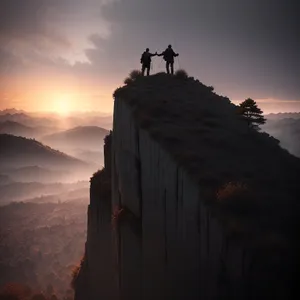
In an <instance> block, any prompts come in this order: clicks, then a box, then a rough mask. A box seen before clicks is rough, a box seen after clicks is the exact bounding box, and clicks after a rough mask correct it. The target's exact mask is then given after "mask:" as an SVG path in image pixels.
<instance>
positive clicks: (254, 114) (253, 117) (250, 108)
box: [239, 98, 266, 130]
mask: <svg viewBox="0 0 300 300" xmlns="http://www.w3.org/2000/svg"><path fill="white" fill-rule="evenodd" d="M239 114H241V115H243V117H244V119H245V120H246V121H247V123H248V125H249V127H251V128H254V129H256V130H260V128H259V125H263V124H265V123H266V119H265V117H264V116H263V111H262V110H261V109H260V108H259V107H258V106H257V104H256V102H255V101H254V100H253V99H250V98H248V99H246V100H245V101H243V102H242V103H240V104H239Z"/></svg>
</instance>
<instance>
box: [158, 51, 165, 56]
mask: <svg viewBox="0 0 300 300" xmlns="http://www.w3.org/2000/svg"><path fill="white" fill-rule="evenodd" d="M164 53H165V51H163V52H162V53H160V54H157V56H163V55H164Z"/></svg>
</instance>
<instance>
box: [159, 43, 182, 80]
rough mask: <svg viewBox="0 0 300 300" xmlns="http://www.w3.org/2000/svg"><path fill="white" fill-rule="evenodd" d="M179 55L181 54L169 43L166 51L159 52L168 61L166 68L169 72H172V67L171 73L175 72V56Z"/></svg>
mask: <svg viewBox="0 0 300 300" xmlns="http://www.w3.org/2000/svg"><path fill="white" fill-rule="evenodd" d="M178 55H179V54H178V53H175V52H174V50H173V49H172V46H171V45H169V46H168V48H167V49H166V50H165V51H164V52H162V53H161V54H158V56H163V58H164V60H165V61H166V70H167V73H168V74H170V67H171V74H174V57H176V56H178Z"/></svg>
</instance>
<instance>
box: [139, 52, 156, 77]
mask: <svg viewBox="0 0 300 300" xmlns="http://www.w3.org/2000/svg"><path fill="white" fill-rule="evenodd" d="M156 55H157V52H155V53H154V54H152V53H150V52H149V48H147V49H146V51H145V52H144V53H143V54H142V57H141V64H142V74H143V76H144V74H145V70H146V69H147V76H149V75H150V67H151V57H152V56H156Z"/></svg>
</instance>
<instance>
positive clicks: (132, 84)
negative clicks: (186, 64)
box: [114, 72, 300, 230]
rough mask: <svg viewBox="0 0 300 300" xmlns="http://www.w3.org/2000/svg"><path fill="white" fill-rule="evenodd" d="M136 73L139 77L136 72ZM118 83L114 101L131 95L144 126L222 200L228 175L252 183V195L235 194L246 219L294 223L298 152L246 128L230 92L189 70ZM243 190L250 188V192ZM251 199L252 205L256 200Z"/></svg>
mask: <svg viewBox="0 0 300 300" xmlns="http://www.w3.org/2000/svg"><path fill="white" fill-rule="evenodd" d="M132 75H133V76H132ZM129 79H130V80H128V81H127V84H126V85H125V86H123V87H121V88H118V89H117V90H116V91H115V93H114V97H115V100H116V102H118V101H125V102H126V103H127V104H128V105H129V106H130V107H131V109H132V112H133V116H134V118H135V119H136V122H137V124H138V126H139V127H142V128H143V129H145V130H146V131H147V132H148V133H149V135H150V136H152V138H153V139H155V140H156V141H157V142H158V143H160V144H161V145H162V146H163V147H164V149H165V150H166V151H167V152H168V153H169V154H170V156H171V157H173V158H174V160H175V161H176V162H177V164H179V165H181V166H182V167H183V168H184V169H185V170H186V171H187V172H188V173H189V174H190V175H191V178H192V179H193V180H195V181H197V182H198V183H199V185H200V186H201V189H202V190H204V191H205V192H207V193H208V194H209V195H211V197H210V198H211V199H212V200H211V201H212V202H214V203H217V204H218V206H226V201H223V202H222V205H219V202H218V200H217V193H218V191H219V190H220V189H222V187H223V186H224V185H226V184H228V183H230V182H237V183H240V184H242V185H247V187H248V190H249V191H251V197H252V198H251V200H252V201H248V200H249V199H248V198H249V197H235V199H234V200H232V201H230V204H229V201H227V202H228V206H227V207H230V208H236V207H240V208H242V207H243V205H244V203H242V204H241V203H236V204H235V205H234V201H239V202H243V201H244V200H245V199H246V200H245V201H247V203H245V205H247V207H248V209H247V210H246V211H243V210H242V209H241V210H242V214H243V218H244V219H247V218H248V219H251V222H254V223H257V224H260V225H261V226H267V227H269V226H271V227H273V228H274V226H276V227H278V228H279V229H280V230H281V229H283V227H285V226H286V227H287V228H290V225H291V222H292V221H291V220H295V219H294V217H295V215H297V213H296V212H300V208H299V204H298V198H299V194H300V190H299V187H298V182H297V181H298V175H299V174H300V159H298V158H296V157H294V156H292V155H291V154H289V153H288V152H287V151H286V150H284V149H282V148H281V147H280V146H279V143H278V140H276V139H274V138H273V137H271V136H269V135H268V134H266V133H263V132H257V131H255V130H254V129H251V128H249V127H248V125H247V123H246V122H245V121H244V120H243V119H242V117H241V116H240V115H239V114H238V113H237V106H236V105H234V104H233V103H232V102H231V101H230V99H229V98H228V97H225V96H220V95H217V94H216V93H215V92H214V88H213V87H212V86H206V85H204V84H203V83H201V82H200V81H199V80H196V79H194V78H193V77H189V76H188V75H187V74H186V72H181V73H180V72H179V73H177V74H176V75H174V76H170V75H167V74H165V73H159V74H155V75H152V76H145V77H143V76H140V74H139V73H138V72H132V73H131V76H130V77H129ZM244 194H245V193H244ZM251 206H252V207H251Z"/></svg>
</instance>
